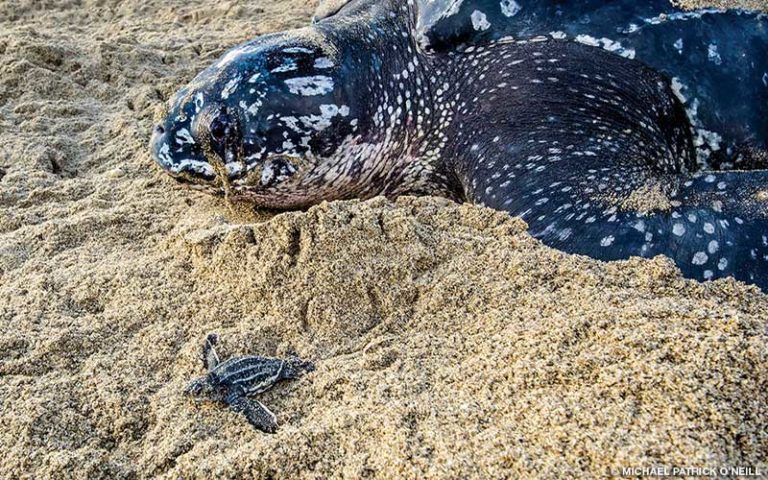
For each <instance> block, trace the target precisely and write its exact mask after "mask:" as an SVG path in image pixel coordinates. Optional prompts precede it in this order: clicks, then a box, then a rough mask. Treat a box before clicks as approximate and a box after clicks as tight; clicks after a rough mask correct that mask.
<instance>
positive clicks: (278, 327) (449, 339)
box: [0, 0, 768, 479]
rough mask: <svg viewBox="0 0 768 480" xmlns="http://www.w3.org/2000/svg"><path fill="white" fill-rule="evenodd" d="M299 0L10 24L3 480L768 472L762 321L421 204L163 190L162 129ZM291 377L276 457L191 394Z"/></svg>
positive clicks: (273, 398) (28, 13) (296, 11)
mask: <svg viewBox="0 0 768 480" xmlns="http://www.w3.org/2000/svg"><path fill="white" fill-rule="evenodd" d="M310 3H311V2H303V1H298V0H297V1H291V2H287V1H277V0H271V1H258V2H257V1H250V2H248V1H233V0H220V1H218V2H203V1H185V2H182V1H179V0H162V1H160V0H151V1H143V0H126V1H121V0H83V1H78V0H12V1H5V2H2V3H0V32H1V33H2V35H0V322H2V323H1V325H3V327H4V328H3V335H2V336H0V451H1V452H2V453H3V455H2V458H0V478H3V479H15V478H36V479H39V478H105V479H107V478H108V479H114V478H128V479H140V478H168V479H171V478H173V479H176V478H232V479H235V478H271V479H277V478H285V479H293V478H342V477H344V478H362V477H366V478H492V477H507V478H515V477H518V476H526V477H531V476H533V477H541V478H551V477H555V476H557V477H563V476H593V477H597V476H603V475H604V474H606V472H611V471H613V472H614V473H615V472H616V470H611V469H618V468H621V467H651V466H654V465H667V466H698V467H720V466H744V467H753V468H758V469H761V470H762V472H766V471H768V462H767V461H766V459H767V458H768V433H767V432H768V400H767V399H766V395H765V392H766V391H768V371H767V369H768V328H767V327H768V320H767V319H766V311H767V310H768V297H767V296H765V295H763V294H762V293H760V292H758V291H757V289H755V288H752V287H747V286H744V285H742V284H739V283H737V282H734V281H730V280H725V281H718V282H715V283H710V284H698V283H695V282H691V281H685V280H683V279H681V278H680V275H679V272H678V271H677V270H676V269H675V268H674V266H673V265H672V264H671V262H669V261H668V260H665V259H663V258H658V259H654V260H650V261H642V260H632V261H629V262H618V263H612V264H604V263H600V262H596V261H593V260H590V259H587V258H583V257H578V256H569V255H565V254H562V253H559V252H557V251H554V250H551V249H549V248H546V247H544V246H542V245H541V244H540V243H539V242H537V241H535V240H533V239H532V238H531V237H530V236H529V235H528V234H527V233H526V231H525V225H524V223H523V222H521V221H519V220H516V219H512V218H509V217H508V216H506V215H505V214H502V213H497V212H493V211H491V210H487V209H482V208H478V207H473V206H469V205H464V206H461V205H457V204H455V203H451V202H449V201H446V200H441V199H437V198H423V199H416V198H402V199H399V200H398V201H397V202H394V203H393V202H389V201H387V200H385V199H380V198H379V199H373V200H370V201H367V202H355V201H352V202H337V203H331V204H323V205H320V206H317V207H315V208H312V209H310V210H309V211H307V212H291V213H284V214H280V215H276V216H275V215H274V214H270V213H265V212H251V211H249V209H247V208H244V207H242V206H241V207H237V208H235V207H231V206H229V205H227V204H226V203H225V202H224V201H223V200H220V199H214V198H209V197H206V196H204V195H200V194H196V193H192V192H188V191H182V190H179V189H177V188H175V187H174V185H173V184H172V182H171V181H169V180H168V179H167V178H166V176H165V175H164V174H162V173H161V172H159V171H158V169H157V168H155V167H154V165H153V164H152V161H151V159H150V158H149V155H148V152H147V147H146V145H147V141H148V136H149V131H150V129H151V126H152V117H153V115H154V112H155V109H156V108H157V106H158V105H159V104H160V103H162V101H163V100H164V99H167V98H168V97H169V96H170V95H171V94H172V93H173V92H174V91H175V90H176V89H177V88H178V87H179V86H181V85H182V84H183V83H185V82H186V81H188V80H189V79H190V78H191V77H192V76H193V75H194V74H195V72H197V71H198V70H200V69H201V68H203V67H204V66H206V65H207V64H209V63H210V62H211V61H212V60H213V59H214V58H215V57H216V56H217V55H219V54H220V53H221V52H222V51H223V50H224V49H225V48H227V47H228V46H231V45H233V44H236V43H238V42H240V41H243V40H246V39H248V38H251V37H253V36H255V35H258V34H260V33H265V32H268V31H272V30H276V29H284V28H290V27H298V26H302V25H304V24H305V23H306V22H307V21H308V19H309V17H310V15H311V13H312V8H313V5H311V4H310ZM210 332H217V333H218V334H219V335H220V336H221V338H222V352H221V353H222V355H223V356H225V357H227V356H229V355H243V354H248V353H258V354H266V355H280V356H283V355H291V354H298V355H301V356H303V357H306V358H311V359H312V360H314V361H315V363H316V364H317V371H316V372H313V373H311V374H309V375H307V376H305V377H304V378H302V379H301V380H298V381H295V382H289V383H284V384H281V385H280V386H278V387H276V388H275V389H274V390H272V391H271V392H268V393H267V394H265V395H263V397H262V400H263V401H264V403H266V404H267V405H268V406H270V407H271V409H272V410H273V411H274V412H275V413H276V414H277V415H278V418H279V421H280V424H281V429H280V430H279V432H278V433H277V434H276V435H265V434H262V433H260V432H257V431H255V430H253V429H252V428H251V427H250V426H249V425H248V424H247V423H246V422H245V421H243V419H242V418H241V417H240V416H238V415H236V414H234V413H230V412H228V411H227V410H226V409H225V408H220V407H218V406H216V405H210V404H206V403H197V402H194V401H191V400H189V399H187V398H185V397H184V396H183V395H182V394H181V391H182V389H183V387H184V385H185V384H186V383H187V382H188V381H189V380H191V379H192V378H194V377H195V376H198V375H200V374H201V373H202V366H201V364H200V361H199V359H198V352H199V349H200V346H201V343H202V341H203V339H204V338H205V335H207V334H208V333H210Z"/></svg>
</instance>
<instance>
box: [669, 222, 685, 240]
mask: <svg viewBox="0 0 768 480" xmlns="http://www.w3.org/2000/svg"><path fill="white" fill-rule="evenodd" d="M672 233H674V234H675V235H677V236H678V237H682V236H683V235H685V225H683V224H682V223H676V224H675V225H674V226H673V227H672Z"/></svg>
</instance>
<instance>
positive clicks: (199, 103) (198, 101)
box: [195, 93, 205, 113]
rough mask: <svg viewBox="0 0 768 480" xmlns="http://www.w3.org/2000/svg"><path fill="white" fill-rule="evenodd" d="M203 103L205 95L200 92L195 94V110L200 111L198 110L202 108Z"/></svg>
mask: <svg viewBox="0 0 768 480" xmlns="http://www.w3.org/2000/svg"><path fill="white" fill-rule="evenodd" d="M203 105H205V97H204V96H203V94H202V93H197V94H195V111H196V112H198V113H199V112H200V110H201V109H202V108H203Z"/></svg>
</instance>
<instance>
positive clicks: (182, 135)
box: [176, 128, 195, 145]
mask: <svg viewBox="0 0 768 480" xmlns="http://www.w3.org/2000/svg"><path fill="white" fill-rule="evenodd" d="M176 143H178V144H179V145H184V144H185V143H188V144H190V145H194V144H195V139H194V138H192V134H190V133H189V130H187V129H186V128H181V129H179V131H178V132H176Z"/></svg>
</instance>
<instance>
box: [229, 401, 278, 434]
mask: <svg viewBox="0 0 768 480" xmlns="http://www.w3.org/2000/svg"><path fill="white" fill-rule="evenodd" d="M227 404H228V405H229V408H231V409H232V411H234V412H238V413H242V414H243V415H245V418H247V419H248V422H249V423H250V424H251V425H253V426H254V427H255V428H256V429H258V430H261V431H262V432H266V433H275V432H276V431H277V416H275V414H274V413H272V412H271V411H270V410H269V409H268V408H267V407H265V406H264V404H262V403H261V402H259V401H258V400H249V399H248V398H246V397H245V396H243V395H236V396H233V397H232V398H227Z"/></svg>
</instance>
